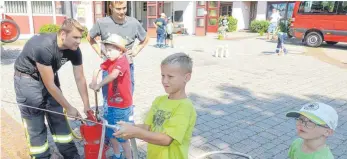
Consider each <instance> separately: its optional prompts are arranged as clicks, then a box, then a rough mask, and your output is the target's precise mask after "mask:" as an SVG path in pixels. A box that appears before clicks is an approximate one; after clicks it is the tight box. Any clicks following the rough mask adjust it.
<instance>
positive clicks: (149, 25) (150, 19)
mask: <svg viewBox="0 0 347 159" xmlns="http://www.w3.org/2000/svg"><path fill="white" fill-rule="evenodd" d="M155 20H156V18H148V28H154V27H155V26H154V24H153V23H154V22H155Z"/></svg>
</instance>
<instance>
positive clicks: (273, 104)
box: [189, 84, 347, 159]
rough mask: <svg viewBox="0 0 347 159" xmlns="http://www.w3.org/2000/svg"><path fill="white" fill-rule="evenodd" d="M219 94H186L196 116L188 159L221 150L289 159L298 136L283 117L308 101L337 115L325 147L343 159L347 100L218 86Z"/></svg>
mask: <svg viewBox="0 0 347 159" xmlns="http://www.w3.org/2000/svg"><path fill="white" fill-rule="evenodd" d="M217 90H219V93H221V96H220V99H211V98H209V97H207V96H201V95H198V94H195V93H192V94H189V97H190V99H191V100H192V101H193V102H194V105H195V106H196V110H197V114H198V119H197V122H196V126H195V129H194V132H193V137H192V141H191V143H192V147H194V149H193V148H191V150H190V153H191V155H192V156H199V155H201V154H202V153H206V152H211V151H216V150H225V151H236V152H240V153H246V154H248V155H251V156H252V157H253V158H259V159H260V158H261V159H263V158H287V153H288V149H289V147H290V144H291V142H292V141H294V139H296V138H297V136H296V130H295V120H294V119H292V118H287V117H286V116H285V114H286V113H287V112H288V111H291V110H299V109H300V108H301V106H302V105H303V104H305V103H308V102H311V101H320V102H324V103H327V104H330V105H331V106H333V107H334V108H335V109H336V111H337V112H338V113H339V122H338V123H339V125H338V128H337V130H336V132H335V134H334V135H333V136H332V137H329V138H328V145H329V146H330V148H331V149H332V152H333V154H334V155H335V158H339V157H341V156H346V155H347V152H345V151H343V150H342V149H343V148H342V147H344V145H346V144H347V98H345V99H331V98H329V97H326V96H321V95H315V94H310V95H307V96H305V97H304V98H306V99H301V98H297V97H294V96H291V95H289V94H281V93H274V94H254V93H253V92H252V91H250V90H248V89H247V88H243V87H235V86H232V85H230V84H225V85H221V86H220V87H219V88H218V89H217ZM214 93H218V92H214ZM215 156H217V155H215ZM211 157H212V156H211ZM223 157H225V158H233V157H234V156H228V155H223ZM223 157H221V158H223ZM213 158H215V157H213ZM234 158H237V157H234ZM239 158H241V157H239Z"/></svg>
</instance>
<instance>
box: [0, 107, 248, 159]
mask: <svg viewBox="0 0 347 159" xmlns="http://www.w3.org/2000/svg"><path fill="white" fill-rule="evenodd" d="M1 101H2V102H5V103H9V104H18V105H20V106H22V107H27V108H32V109H37V110H41V111H45V112H49V113H55V114H59V115H64V116H65V117H66V119H67V118H74V119H78V120H80V121H81V122H91V123H94V124H99V125H102V136H101V142H100V149H99V154H98V159H101V154H102V152H103V148H104V146H103V145H104V140H105V129H106V127H108V128H111V129H114V130H117V131H118V130H120V129H121V127H120V126H119V125H110V124H108V123H107V120H105V119H103V118H101V120H102V123H100V122H95V121H93V120H88V119H83V118H79V117H73V116H69V115H67V114H66V111H64V113H59V112H55V111H51V110H47V109H42V108H37V107H33V106H29V105H25V104H19V103H13V102H9V101H5V100H1ZM69 126H70V125H69ZM70 130H71V133H72V135H73V137H75V138H77V139H82V137H81V136H78V135H76V134H75V133H74V131H72V128H71V127H70ZM133 140H134V139H133ZM134 146H136V145H134ZM136 150H137V149H136ZM133 153H134V156H135V157H134V158H135V159H137V158H138V152H137V151H135V152H133ZM214 154H231V155H237V156H240V157H245V158H248V159H252V157H251V156H250V155H247V154H243V153H239V152H230V151H213V152H208V153H205V154H203V155H200V156H198V157H197V158H196V159H203V158H205V157H208V156H210V155H214Z"/></svg>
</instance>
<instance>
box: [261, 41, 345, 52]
mask: <svg viewBox="0 0 347 159" xmlns="http://www.w3.org/2000/svg"><path fill="white" fill-rule="evenodd" d="M257 39H259V40H265V41H266V42H269V43H276V44H277V40H267V39H266V38H257ZM284 43H285V45H294V46H304V47H307V48H314V47H309V46H306V45H305V44H304V43H303V42H302V41H301V40H300V39H296V38H290V39H286V40H285V41H284ZM319 48H324V49H334V50H346V51H347V43H337V44H335V45H330V44H327V43H325V42H323V43H322V45H321V46H319V47H317V49H319Z"/></svg>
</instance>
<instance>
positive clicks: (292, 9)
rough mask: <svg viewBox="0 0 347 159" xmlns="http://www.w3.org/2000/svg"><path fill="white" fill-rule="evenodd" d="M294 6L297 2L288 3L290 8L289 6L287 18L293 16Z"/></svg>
mask: <svg viewBox="0 0 347 159" xmlns="http://www.w3.org/2000/svg"><path fill="white" fill-rule="evenodd" d="M294 6H295V3H288V8H287V19H289V18H292V16H293V11H294Z"/></svg>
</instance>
